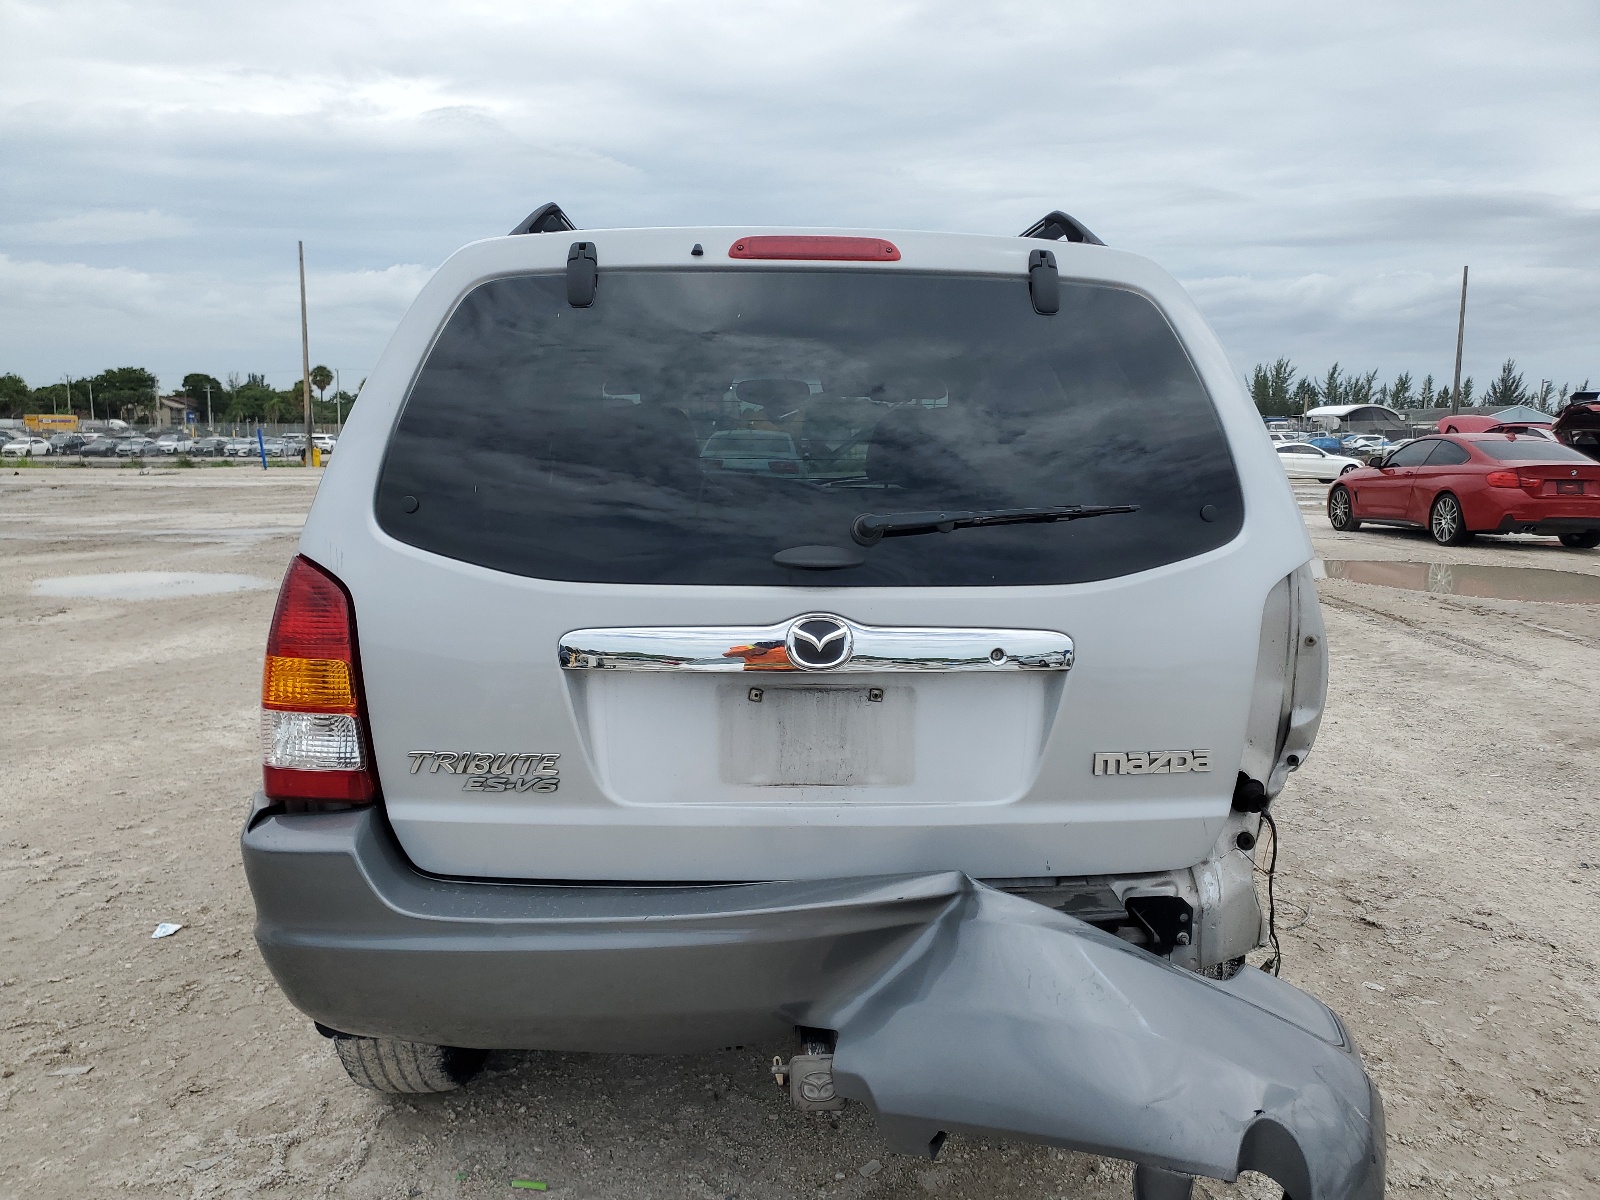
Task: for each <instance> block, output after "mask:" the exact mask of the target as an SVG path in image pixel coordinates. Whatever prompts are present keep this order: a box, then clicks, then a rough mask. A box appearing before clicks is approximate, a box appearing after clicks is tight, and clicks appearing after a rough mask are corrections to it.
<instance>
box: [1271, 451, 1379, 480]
mask: <svg viewBox="0 0 1600 1200" xmlns="http://www.w3.org/2000/svg"><path fill="white" fill-rule="evenodd" d="M1277 451H1278V461H1279V462H1281V463H1282V464H1283V469H1284V471H1285V472H1286V473H1287V474H1288V475H1289V477H1290V478H1291V479H1320V480H1321V481H1322V482H1323V483H1332V482H1333V481H1334V480H1335V479H1337V478H1338V477H1339V476H1341V475H1343V474H1344V473H1345V472H1346V471H1354V470H1355V469H1356V468H1357V467H1364V466H1366V464H1365V463H1363V462H1362V461H1361V460H1360V459H1358V458H1346V457H1344V455H1342V454H1329V453H1328V452H1327V451H1326V450H1319V449H1317V447H1315V446H1309V445H1306V444H1305V443H1304V442H1290V443H1288V444H1285V445H1282V446H1279V447H1277Z"/></svg>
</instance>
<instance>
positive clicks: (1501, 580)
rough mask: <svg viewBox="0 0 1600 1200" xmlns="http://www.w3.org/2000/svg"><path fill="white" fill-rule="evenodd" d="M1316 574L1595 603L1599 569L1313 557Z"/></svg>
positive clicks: (1492, 596) (1412, 587)
mask: <svg viewBox="0 0 1600 1200" xmlns="http://www.w3.org/2000/svg"><path fill="white" fill-rule="evenodd" d="M1314 570H1315V574H1316V576H1317V578H1319V579H1348V580H1349V581H1350V582H1351V583H1373V584H1377V585H1378V586H1379V587H1392V588H1405V589H1406V590H1407V591H1412V592H1437V593H1439V594H1440V595H1445V596H1478V597H1481V598H1483V599H1487V600H1537V601H1542V602H1545V603H1552V604H1600V575H1582V574H1579V573H1578V572H1576V571H1550V570H1546V569H1544V568H1541V567H1489V566H1465V565H1462V564H1460V563H1430V562H1378V561H1375V560H1372V559H1362V558H1327V559H1318V560H1317V564H1316V567H1315V569H1314Z"/></svg>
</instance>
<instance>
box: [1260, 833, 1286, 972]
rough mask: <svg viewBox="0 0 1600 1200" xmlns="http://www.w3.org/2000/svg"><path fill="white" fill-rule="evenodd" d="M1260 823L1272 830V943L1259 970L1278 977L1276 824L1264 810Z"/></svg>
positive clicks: (1269, 915)
mask: <svg viewBox="0 0 1600 1200" xmlns="http://www.w3.org/2000/svg"><path fill="white" fill-rule="evenodd" d="M1261 822H1262V824H1264V825H1265V826H1266V827H1267V828H1268V829H1270V830H1272V856H1271V857H1270V858H1269V859H1267V937H1268V938H1269V939H1270V940H1271V942H1272V958H1271V959H1270V960H1268V961H1267V962H1265V963H1263V964H1262V966H1261V969H1262V970H1263V971H1271V972H1272V973H1273V974H1274V975H1280V974H1282V973H1283V947H1282V946H1280V945H1279V944H1278V897H1277V894H1276V892H1275V890H1274V887H1273V885H1274V883H1276V881H1277V877H1278V823H1277V822H1276V821H1274V820H1273V819H1272V814H1271V813H1270V812H1267V811H1266V810H1265V809H1263V810H1262V813H1261Z"/></svg>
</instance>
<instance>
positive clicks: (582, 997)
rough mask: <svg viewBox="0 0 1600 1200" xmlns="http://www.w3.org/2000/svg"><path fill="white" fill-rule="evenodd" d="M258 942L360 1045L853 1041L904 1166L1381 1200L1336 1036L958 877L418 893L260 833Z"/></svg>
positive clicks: (848, 1084)
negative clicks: (946, 1164)
mask: <svg viewBox="0 0 1600 1200" xmlns="http://www.w3.org/2000/svg"><path fill="white" fill-rule="evenodd" d="M243 850H244V861H245V869H246V873H247V875H248V878H249V881H250V887H251V890H252V892H253V893H254V895H255V899H256V907H257V914H258V924H257V929H256V937H257V941H258V943H259V945H260V947H261V952H262V955H263V956H264V957H265V959H266V961H267V964H268V966H269V967H270V968H271V970H272V972H273V974H274V975H275V976H276V977H277V979H278V981H279V983H280V984H281V985H282V986H283V989H284V991H285V993H286V994H287V995H288V997H289V999H290V1000H291V1001H292V1002H293V1003H294V1004H295V1005H296V1007H298V1008H299V1009H301V1011H303V1012H305V1013H306V1014H307V1015H309V1016H311V1017H312V1018H313V1019H315V1020H317V1021H320V1022H322V1023H323V1024H324V1025H327V1026H330V1027H332V1028H334V1029H338V1030H341V1031H343V1032H346V1033H354V1034H367V1035H373V1036H389V1037H399V1038H405V1039H407V1040H412V1041H422V1042H432V1043H436V1044H442V1045H457V1046H476V1047H489V1048H539V1049H564V1050H623V1051H646V1052H648V1051H680V1052H681V1051H691V1050H698V1049H704V1048H711V1047H718V1046H726V1045H730V1044H737V1043H750V1042H757V1041H761V1040H770V1039H771V1038H773V1037H775V1036H778V1035H781V1034H782V1033H784V1032H786V1031H787V1030H788V1029H789V1028H790V1027H792V1026H795V1025H804V1026H811V1027H816V1028H823V1029H831V1030H835V1031H837V1033H838V1044H837V1047H836V1049H835V1053H834V1059H833V1071H834V1078H835V1082H836V1086H837V1087H838V1089H839V1091H840V1092H841V1093H842V1094H844V1095H846V1096H848V1097H851V1098H853V1099H857V1100H860V1101H863V1102H865V1103H866V1104H868V1105H870V1106H871V1107H872V1108H873V1109H874V1110H875V1111H876V1112H877V1114H878V1119H879V1121H880V1123H881V1126H882V1129H883V1131H884V1133H885V1135H886V1136H887V1137H888V1138H889V1140H890V1141H891V1142H892V1143H893V1144H894V1145H895V1146H896V1147H897V1148H899V1149H902V1150H906V1151H910V1152H914V1153H922V1154H928V1153H930V1152H931V1151H932V1150H934V1149H936V1148H937V1144H938V1141H939V1140H940V1135H941V1134H943V1133H945V1132H947V1131H973V1130H988V1131H994V1132H997V1133H1002V1134H1007V1135H1016V1136H1022V1137H1027V1138H1031V1139H1035V1140H1039V1141H1045V1142H1049V1143H1052V1144H1055V1145H1061V1146H1069V1147H1073V1148H1077V1149H1083V1150H1087V1151H1090V1152H1093V1153H1097V1154H1104V1155H1107V1156H1111V1157H1116V1158H1123V1159H1129V1160H1132V1161H1134V1162H1137V1163H1142V1164H1146V1165H1147V1166H1149V1167H1155V1168H1160V1169H1162V1170H1166V1171H1175V1172H1182V1173H1185V1174H1191V1175H1206V1176H1211V1177H1214V1178H1220V1179H1232V1178H1233V1177H1234V1176H1235V1175H1237V1173H1238V1172H1239V1171H1241V1170H1257V1171H1261V1172H1263V1173H1264V1174H1267V1175H1270V1176H1272V1177H1273V1178H1275V1179H1277V1180H1278V1181H1279V1182H1280V1183H1281V1184H1283V1185H1284V1187H1285V1188H1286V1189H1287V1192H1288V1194H1289V1195H1290V1196H1291V1197H1293V1198H1294V1200H1375V1198H1378V1197H1381V1196H1382V1195H1383V1177H1384V1144H1383V1110H1382V1106H1381V1103H1380V1101H1379V1098H1378V1094H1377V1091H1376V1089H1374V1088H1373V1087H1372V1085H1371V1083H1370V1082H1369V1080H1368V1079H1367V1076H1366V1073H1365V1072H1364V1071H1363V1069H1362V1067H1361V1063H1360V1060H1359V1058H1358V1057H1357V1055H1356V1052H1355V1049H1354V1047H1353V1046H1352V1045H1351V1043H1350V1040H1349V1038H1348V1036H1347V1035H1346V1033H1345V1031H1344V1029H1343V1027H1342V1025H1341V1024H1340V1023H1339V1021H1338V1019H1337V1018H1336V1017H1335V1016H1334V1015H1333V1014H1332V1013H1331V1012H1330V1011H1329V1010H1328V1009H1327V1008H1326V1007H1325V1006H1324V1005H1323V1004H1322V1003H1321V1002H1320V1001H1318V1000H1316V999H1315V998H1313V997H1311V996H1309V995H1307V994H1306V993H1304V992H1301V991H1299V990H1298V989H1296V988H1294V987H1291V986H1290V985H1289V984H1286V983H1284V982H1282V981H1281V980H1277V979H1273V978H1271V977H1269V976H1266V975H1263V974H1261V973H1260V972H1259V971H1255V970H1252V969H1248V968H1247V969H1246V970H1244V971H1242V972H1240V973H1239V974H1238V975H1237V976H1235V977H1234V978H1233V979H1231V980H1228V981H1226V982H1218V981H1215V980H1211V979H1207V978H1204V977H1202V976H1199V975H1195V974H1193V973H1191V972H1188V971H1183V970H1179V969H1177V968H1174V967H1172V966H1170V965H1168V964H1167V963H1166V962H1164V961H1162V960H1160V959H1157V958H1154V957H1152V956H1150V955H1148V954H1146V953H1144V952H1143V951H1140V950H1136V949H1134V948H1132V947H1130V946H1128V945H1127V944H1126V943H1124V942H1121V941H1119V940H1118V939H1116V938H1113V937H1110V936H1108V935H1106V934H1103V933H1101V932H1099V931H1098V930H1096V929H1094V928H1093V927H1091V926H1088V925H1084V924H1083V923H1081V922H1079V921H1076V920H1074V919H1073V918H1071V917H1068V916H1065V915H1063V914H1061V913H1057V912H1055V911H1053V910H1050V909H1047V908H1044V907H1042V906H1040V905H1038V904H1034V903H1032V902H1031V901H1027V900H1023V899H1020V898H1018V897H1014V896H1008V895H1005V894H1003V893H1000V892H996V891H993V890H991V889H989V888H985V887H982V886H981V885H979V884H976V883H974V882H973V881H972V880H970V879H968V878H967V877H966V876H964V875H961V874H958V873H954V872H948V873H942V874H937V875H922V876H915V877H901V878H876V879H840V880H823V881H814V882H789V883H763V884H737V885H727V886H696V887H594V886H556V885H526V884H485V883H461V882H455V881H451V880H441V879H434V878H431V877H429V876H425V875H422V874H419V873H418V872H417V871H415V870H414V869H413V868H412V867H411V866H410V865H409V864H408V863H407V862H406V861H405V859H404V858H403V856H402V855H401V854H400V852H399V849H398V847H396V845H395V844H394V841H393V838H392V837H391V835H390V834H389V832H388V830H387V828H386V826H385V825H384V824H383V821H382V818H381V816H380V815H379V814H378V813H377V812H376V811H374V810H370V809H368V810H362V811H356V812H349V813H342V814H329V815H318V816H270V815H269V816H264V817H262V818H260V819H258V820H256V821H254V822H253V824H252V826H251V827H249V828H247V829H246V831H245V834H244V837H243Z"/></svg>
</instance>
